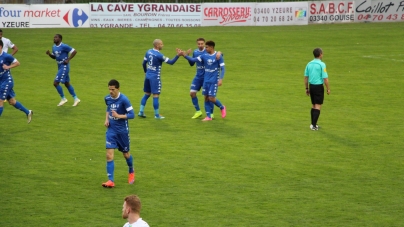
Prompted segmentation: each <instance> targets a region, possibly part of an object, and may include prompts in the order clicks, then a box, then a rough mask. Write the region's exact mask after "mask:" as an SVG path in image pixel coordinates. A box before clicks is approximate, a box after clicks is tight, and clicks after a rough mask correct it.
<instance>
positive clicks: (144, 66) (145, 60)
mask: <svg viewBox="0 0 404 227" xmlns="http://www.w3.org/2000/svg"><path fill="white" fill-rule="evenodd" d="M146 65H147V59H146V57H144V58H143V63H142V66H143V71H144V73H146V72H147V66H146Z"/></svg>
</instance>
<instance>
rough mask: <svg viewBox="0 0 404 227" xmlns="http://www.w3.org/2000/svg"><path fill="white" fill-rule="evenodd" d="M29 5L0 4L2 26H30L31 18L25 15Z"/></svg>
mask: <svg viewBox="0 0 404 227" xmlns="http://www.w3.org/2000/svg"><path fill="white" fill-rule="evenodd" d="M28 9H29V5H20V4H3V5H1V6H0V27H1V28H29V27H30V24H29V18H26V17H24V12H25V11H26V10H28Z"/></svg>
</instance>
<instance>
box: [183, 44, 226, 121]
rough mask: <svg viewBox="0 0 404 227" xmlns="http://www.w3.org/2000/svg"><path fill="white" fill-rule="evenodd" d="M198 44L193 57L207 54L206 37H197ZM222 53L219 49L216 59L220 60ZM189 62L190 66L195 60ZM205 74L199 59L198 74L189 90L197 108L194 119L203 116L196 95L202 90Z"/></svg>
mask: <svg viewBox="0 0 404 227" xmlns="http://www.w3.org/2000/svg"><path fill="white" fill-rule="evenodd" d="M196 45H197V46H198V48H197V49H195V50H194V52H193V54H192V57H193V58H196V57H199V56H201V55H203V54H206V48H205V39H204V38H198V39H196ZM221 55H222V53H221V52H220V51H218V52H217V54H216V60H219V59H220V56H221ZM188 62H189V65H190V66H194V65H195V62H192V61H188ZM204 74H205V67H204V65H203V63H202V62H199V61H197V62H196V75H195V77H194V79H193V80H192V83H191V88H190V92H189V95H190V96H191V100H192V104H193V105H194V107H195V110H196V112H195V114H194V116H192V119H196V118H198V117H201V116H202V111H201V109H200V107H199V103H198V97H197V96H196V93H197V92H198V91H200V90H201V88H202V86H203V79H204ZM211 117H212V118H213V109H212V113H211Z"/></svg>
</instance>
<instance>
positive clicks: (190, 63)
mask: <svg viewBox="0 0 404 227" xmlns="http://www.w3.org/2000/svg"><path fill="white" fill-rule="evenodd" d="M191 51H192V50H191V49H189V50H187V52H186V53H184V55H183V56H184V57H185V54H186V55H189V54H190V53H191ZM192 57H193V58H195V52H194V53H193V54H192ZM188 63H189V65H190V66H194V65H195V62H192V61H188Z"/></svg>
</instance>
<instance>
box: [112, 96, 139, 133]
mask: <svg viewBox="0 0 404 227" xmlns="http://www.w3.org/2000/svg"><path fill="white" fill-rule="evenodd" d="M105 104H106V105H107V112H108V113H109V116H108V118H109V127H108V131H107V133H116V134H121V133H129V125H128V119H120V118H115V117H112V113H111V111H112V110H114V111H115V112H116V113H118V114H127V113H129V112H131V111H132V112H133V107H132V104H130V101H129V99H128V98H127V97H126V96H125V95H124V94H122V93H119V95H118V97H117V98H115V99H114V98H112V97H111V95H107V96H105Z"/></svg>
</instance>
